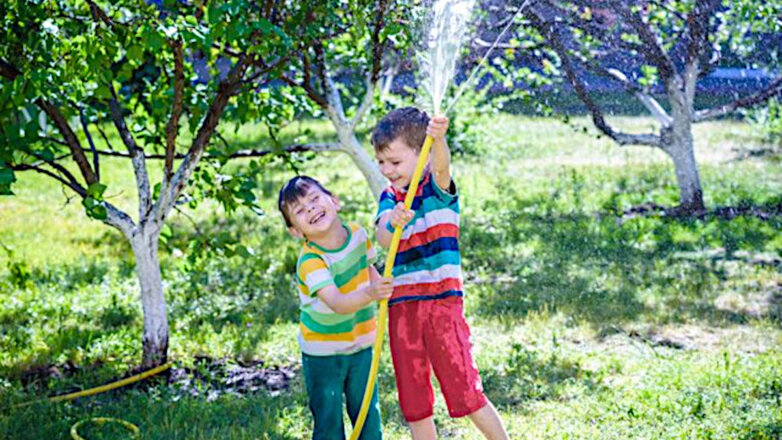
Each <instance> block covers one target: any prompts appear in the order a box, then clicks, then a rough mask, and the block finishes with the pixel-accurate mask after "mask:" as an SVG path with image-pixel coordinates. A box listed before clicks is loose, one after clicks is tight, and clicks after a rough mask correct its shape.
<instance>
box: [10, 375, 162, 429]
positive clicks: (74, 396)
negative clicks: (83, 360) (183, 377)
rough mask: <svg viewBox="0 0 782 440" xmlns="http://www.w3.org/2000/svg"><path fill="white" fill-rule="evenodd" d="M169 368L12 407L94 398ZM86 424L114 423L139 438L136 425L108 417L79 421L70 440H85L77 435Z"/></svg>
mask: <svg viewBox="0 0 782 440" xmlns="http://www.w3.org/2000/svg"><path fill="white" fill-rule="evenodd" d="M171 366H172V363H171V362H167V363H165V364H163V365H160V366H158V367H155V368H152V369H150V370H147V371H145V372H143V373H139V374H136V375H135V376H131V377H128V378H125V379H122V380H118V381H116V382H112V383H108V384H106V385H101V386H99V387H95V388H90V389H88V390H83V391H77V392H74V393H69V394H63V395H60V396H52V397H47V398H46V399H41V400H33V401H30V402H25V403H22V404H19V405H15V406H14V407H15V408H19V407H23V406H27V405H32V404H34V403H39V402H43V401H49V402H62V401H64V400H73V399H77V398H79V397H86V396H94V395H95V394H100V393H104V392H106V391H110V390H113V389H116V388H119V387H123V386H125V385H130V384H132V383H134V382H138V381H140V380H143V379H146V378H148V377H150V376H154V375H156V374H158V373H160V372H163V371H165V370H168V369H169V368H171ZM87 422H89V423H95V424H98V425H102V424H104V423H116V424H119V425H122V426H123V427H125V428H126V429H127V430H128V431H130V432H131V436H132V438H136V437H138V436H139V432H140V431H139V429H138V426H136V425H134V424H132V423H130V422H128V421H125V420H122V419H115V418H110V417H93V418H90V419H85V420H80V421H78V422H76V423H75V424H74V425H73V426H71V438H73V440H85V439H84V438H83V437H81V436H80V435H79V426H81V425H83V424H84V423H87Z"/></svg>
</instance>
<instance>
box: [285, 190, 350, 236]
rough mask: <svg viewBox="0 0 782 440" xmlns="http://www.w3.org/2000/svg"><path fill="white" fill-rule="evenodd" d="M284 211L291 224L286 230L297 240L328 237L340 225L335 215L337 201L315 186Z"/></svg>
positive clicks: (337, 207) (337, 206) (337, 205)
mask: <svg viewBox="0 0 782 440" xmlns="http://www.w3.org/2000/svg"><path fill="white" fill-rule="evenodd" d="M286 209H287V211H288V218H289V219H290V222H291V227H290V228H288V230H289V231H290V233H291V234H292V235H293V236H294V237H297V238H307V239H310V240H313V239H317V238H320V237H323V236H325V235H328V234H329V233H331V232H332V229H333V228H334V227H335V225H336V227H339V224H340V221H339V217H338V215H337V212H338V211H339V199H338V198H337V197H336V196H330V195H328V194H326V193H324V192H323V191H321V189H320V188H318V187H315V186H313V187H310V189H309V190H308V191H307V192H306V194H304V195H303V196H302V197H299V199H298V200H296V201H295V202H293V203H291V204H290V205H288V206H287V208H286Z"/></svg>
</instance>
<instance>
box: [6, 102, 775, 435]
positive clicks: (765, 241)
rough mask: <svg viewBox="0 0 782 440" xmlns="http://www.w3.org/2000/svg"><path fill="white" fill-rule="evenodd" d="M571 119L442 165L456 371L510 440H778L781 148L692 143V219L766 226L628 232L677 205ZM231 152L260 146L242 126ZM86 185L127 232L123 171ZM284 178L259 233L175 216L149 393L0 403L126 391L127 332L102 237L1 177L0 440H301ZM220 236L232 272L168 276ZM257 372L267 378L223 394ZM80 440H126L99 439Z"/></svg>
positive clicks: (90, 224)
mask: <svg viewBox="0 0 782 440" xmlns="http://www.w3.org/2000/svg"><path fill="white" fill-rule="evenodd" d="M615 122H617V124H618V125H619V126H621V127H624V128H626V129H628V130H643V129H645V128H646V127H648V126H650V125H651V121H650V120H648V119H643V118H619V119H617V120H616V121H615ZM571 123H572V125H573V126H567V125H564V124H562V123H560V122H558V121H555V120H552V119H534V118H527V117H519V116H509V115H500V116H492V117H491V118H487V119H486V120H485V121H482V122H481V123H479V124H477V125H476V126H477V127H478V130H479V131H477V132H476V133H475V135H476V136H477V138H478V139H479V143H478V144H477V146H476V149H477V151H478V152H479V154H478V155H476V156H468V157H461V156H455V157H454V159H453V162H454V165H453V173H454V177H455V179H456V182H457V185H458V186H459V190H460V193H461V203H462V253H463V259H464V261H463V265H464V270H465V286H466V297H465V304H466V315H467V320H468V322H469V323H470V325H471V328H472V341H473V344H474V354H475V357H476V362H477V363H478V366H479V368H480V370H481V373H482V377H483V381H484V387H485V389H486V392H487V395H488V396H489V398H490V399H491V400H492V402H493V403H494V404H495V406H497V408H498V410H499V411H500V413H501V416H502V417H503V419H504V420H505V422H506V425H507V428H508V431H509V432H510V434H511V438H514V439H628V438H639V439H746V440H754V439H778V438H782V404H780V403H781V402H780V400H782V369H781V368H780V365H782V257H781V254H782V232H780V231H782V216H780V214H779V213H778V212H779V210H780V208H779V207H780V204H782V156H780V150H779V149H778V147H776V148H774V147H771V146H769V145H764V144H762V143H761V141H760V139H759V137H758V136H757V135H756V134H754V133H753V131H752V129H751V128H750V127H749V126H747V125H745V124H743V123H740V122H732V121H719V122H711V123H705V124H701V125H698V126H696V131H695V139H696V157H697V159H698V161H699V164H700V172H701V181H702V183H703V188H704V197H705V201H706V204H707V205H708V207H709V208H711V209H714V208H717V207H725V206H730V207H749V206H754V207H757V208H758V209H759V210H760V211H763V212H777V214H772V215H770V216H768V217H763V216H762V215H739V216H737V217H735V218H732V219H726V218H724V217H722V216H716V215H708V216H706V217H704V218H697V219H695V218H693V219H675V218H667V217H665V216H660V215H632V214H626V212H627V211H628V210H629V209H630V208H633V207H637V206H639V205H642V204H648V203H655V204H660V205H666V206H671V205H674V204H675V203H676V201H677V199H678V189H677V187H676V185H675V175H674V172H673V168H672V165H671V163H670V162H669V160H668V159H667V158H666V157H665V156H664V155H663V154H662V153H660V152H658V151H654V150H651V149H648V148H642V147H617V146H615V145H613V144H612V143H610V142H608V141H607V140H605V139H596V138H595V137H594V136H590V135H589V133H591V132H593V131H594V129H592V128H591V126H590V125H589V123H588V121H587V120H586V119H582V118H576V119H573V120H571ZM582 126H583V127H587V130H586V131H587V133H584V131H583V130H581V129H579V128H578V127H582ZM303 129H309V130H312V131H314V132H315V133H320V135H321V136H323V137H324V138H326V139H327V136H328V127H327V126H326V125H325V124H321V123H305V124H302V125H299V124H296V126H294V127H290V128H289V129H288V132H287V133H286V135H287V136H288V137H287V138H286V139H287V140H290V139H293V138H294V137H295V136H296V135H297V131H299V130H303ZM232 142H235V143H238V144H242V145H248V146H258V145H259V144H261V145H262V144H263V143H264V142H266V139H265V138H264V137H263V136H260V137H258V136H255V134H254V132H253V130H251V129H249V128H243V129H242V130H239V131H238V133H237V134H236V135H235V136H234V138H233V139H232ZM156 165H159V164H153V165H152V166H156ZM299 165H300V167H301V169H302V171H303V172H305V173H307V174H310V175H312V176H315V177H317V178H319V179H320V180H322V181H323V182H324V183H325V184H326V185H327V186H328V187H329V188H330V189H333V190H334V191H335V192H336V193H337V194H338V195H339V196H340V199H341V202H342V205H343V211H342V214H343V216H344V217H345V218H346V219H349V220H356V221H359V222H361V223H363V224H364V225H365V226H367V227H368V226H369V224H370V221H371V219H372V217H373V215H374V208H375V202H374V201H373V200H372V196H371V194H370V192H369V190H368V188H367V186H366V184H365V183H364V182H363V180H362V178H361V176H360V173H359V172H358V171H357V169H356V168H355V167H353V166H352V164H351V163H350V161H349V159H348V158H347V157H345V156H343V155H339V154H336V155H334V154H332V155H324V156H320V157H315V158H312V159H306V160H303V161H302V162H301V163H300V164H299ZM102 173H103V175H104V176H109V178H108V179H107V182H108V189H107V191H106V196H107V199H109V200H110V201H111V202H112V203H114V204H116V205H118V206H120V207H122V208H123V209H126V210H128V212H130V213H134V212H136V209H135V201H134V198H135V190H134V187H133V176H132V171H131V170H130V168H129V166H128V165H127V164H126V163H124V162H122V161H119V160H105V161H104V162H102ZM152 174H153V178H154V177H155V176H157V175H159V170H154V172H153V173H152ZM291 175H292V172H291V171H288V170H285V169H283V168H282V167H281V166H274V167H269V169H268V172H265V173H264V174H263V176H262V177H261V181H260V182H259V187H258V189H257V191H256V195H257V196H258V198H259V200H260V205H261V207H262V208H263V209H264V210H265V214H264V215H256V214H253V213H249V212H245V211H238V212H237V214H236V215H234V216H232V217H228V216H226V215H225V213H224V211H223V210H222V208H221V207H220V206H218V205H217V204H216V203H214V202H203V203H201V204H200V205H199V206H198V207H197V208H195V209H192V208H189V207H182V209H181V211H179V212H175V213H174V214H173V216H172V218H171V221H170V222H169V223H170V225H171V230H170V231H167V232H166V237H165V239H164V241H163V243H162V245H161V259H162V268H163V274H164V283H165V289H166V299H167V302H168V308H169V323H170V326H171V340H170V344H171V346H170V356H171V358H172V359H173V360H174V361H175V362H176V367H175V369H174V372H173V374H172V375H171V376H169V378H168V383H166V382H165V380H164V379H152V380H149V381H147V382H145V383H143V384H138V385H134V386H130V387H127V388H123V389H120V390H116V391H112V392H109V393H105V394H100V395H98V396H94V397H87V398H82V399H78V400H76V401H72V402H65V403H38V404H33V405H29V406H24V407H17V406H15V405H17V404H19V403H22V402H27V401H31V400H36V399H41V398H43V397H45V396H47V395H54V394H59V393H65V392H71V391H74V390H80V389H86V388H91V387H94V386H97V385H100V384H103V383H106V382H109V381H112V380H114V379H115V378H117V377H121V376H124V375H126V374H128V372H129V371H130V370H131V369H132V368H133V367H134V366H135V365H137V363H138V362H139V360H140V358H141V353H140V350H141V348H140V347H141V336H140V335H141V326H142V314H141V304H140V300H139V294H138V288H137V281H136V278H135V272H134V263H133V258H132V253H131V251H130V247H129V245H128V244H127V243H126V242H125V241H124V239H123V237H122V236H121V235H120V233H119V232H117V231H114V230H112V229H110V228H108V227H106V226H104V225H103V224H101V223H99V222H96V221H92V220H87V219H86V217H85V215H84V211H83V208H82V206H81V204H80V202H79V200H77V199H75V198H71V199H69V197H71V195H70V194H68V193H67V192H63V190H62V189H61V188H60V186H59V185H58V184H56V183H55V182H53V181H51V180H47V178H44V177H41V176H38V175H33V174H20V175H19V176H18V178H19V182H18V183H17V185H16V186H15V191H16V193H17V194H16V195H15V196H13V197H4V198H0V219H2V221H1V222H0V243H2V245H3V246H4V247H5V248H7V250H6V251H4V250H3V247H0V302H1V303H2V307H0V408H1V409H2V411H0V438H9V439H42V438H45V439H67V438H70V434H69V430H70V427H71V426H72V425H73V424H74V423H76V422H77V421H80V420H84V419H85V418H89V417H97V416H106V417H120V418H122V419H125V420H128V421H130V422H132V423H134V424H136V425H138V427H139V428H140V429H141V431H142V438H144V439H188V440H190V439H306V438H309V437H310V434H311V432H310V423H311V416H310V414H309V410H308V408H307V400H306V394H305V392H304V386H303V381H302V378H301V376H300V368H299V364H300V361H299V352H298V348H297V345H296V332H297V304H296V296H295V293H294V290H293V287H292V280H291V274H292V271H293V266H294V264H295V259H296V254H297V244H296V242H295V241H294V240H293V239H292V238H290V237H289V236H288V235H286V233H285V231H284V228H283V225H282V221H281V218H280V216H279V215H278V213H277V212H276V192H277V189H278V188H279V186H280V184H281V183H282V182H283V181H284V180H285V179H287V178H289V177H290V176H291ZM774 210H776V211H774ZM220 234H228V235H229V236H231V237H237V238H238V239H239V240H240V241H241V243H242V244H243V245H245V246H246V247H247V248H248V249H250V250H251V254H250V255H249V256H245V257H240V256H236V255H234V256H229V255H227V254H224V253H220V252H212V253H211V254H210V253H208V252H207V253H204V254H203V255H202V256H201V257H199V258H188V255H191V254H192V248H191V247H190V245H189V242H190V238H192V237H197V238H199V240H200V241H199V242H207V241H208V240H210V238H214V237H217V236H219V235H220ZM259 371H261V372H263V374H264V375H265V376H264V378H263V380H260V379H259V380H258V381H256V382H252V381H245V382H241V381H239V382H237V381H236V380H235V379H236V378H237V377H239V376H240V375H241V374H249V373H248V372H259ZM279 378H284V380H282V382H275V381H276V380H277V379H279ZM242 383H255V384H256V385H257V386H254V387H253V388H252V389H249V388H246V387H242V386H240V385H237V384H242ZM280 383H281V384H282V385H280ZM379 385H380V397H381V405H382V409H383V413H384V418H385V420H384V423H385V434H386V438H389V439H401V438H407V431H406V428H405V425H404V422H403V419H402V417H401V414H400V412H399V410H398V407H397V403H396V391H395V388H394V381H393V372H392V367H391V361H390V358H389V356H388V350H387V347H386V350H385V352H384V355H383V363H382V365H381V370H380V377H379ZM435 417H436V422H437V424H438V427H439V431H440V434H441V437H443V438H459V439H478V438H481V437H480V436H479V435H478V433H477V431H475V429H474V428H472V427H471V425H470V423H469V422H468V421H467V420H466V419H458V420H452V419H450V418H448V416H447V411H446V408H445V404H444V402H443V400H442V398H441V397H440V396H438V397H437V403H436V414H435ZM81 432H82V435H83V436H84V437H85V438H89V439H90V440H92V439H99V438H125V437H124V436H125V433H124V432H123V431H122V430H121V429H120V428H117V427H114V426H108V425H107V426H103V427H95V426H85V427H84V429H83V430H82V431H81Z"/></svg>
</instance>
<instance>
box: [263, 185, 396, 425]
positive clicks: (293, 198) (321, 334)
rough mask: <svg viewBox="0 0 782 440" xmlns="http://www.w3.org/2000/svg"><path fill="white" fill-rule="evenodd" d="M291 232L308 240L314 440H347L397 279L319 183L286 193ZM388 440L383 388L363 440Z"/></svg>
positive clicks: (303, 276)
mask: <svg viewBox="0 0 782 440" xmlns="http://www.w3.org/2000/svg"><path fill="white" fill-rule="evenodd" d="M278 208H279V210H280V212H281V213H282V215H283V218H284V219H285V224H286V226H287V227H288V231H289V232H290V233H291V235H293V236H294V237H296V238H299V239H301V240H303V243H302V248H301V251H300V253H299V258H298V262H297V264H296V280H297V286H298V291H299V303H300V307H299V308H300V323H299V330H300V332H299V347H300V348H301V351H302V369H303V370H304V379H305V382H306V387H307V394H308V396H309V406H310V411H311V412H312V416H313V418H314V429H313V435H312V438H313V439H317V440H321V439H323V440H334V439H344V438H345V433H344V427H343V422H342V398H343V395H344V396H345V401H346V404H347V411H348V416H349V417H350V420H351V421H352V422H353V423H354V424H355V421H356V418H357V417H358V412H359V410H360V408H361V402H362V399H363V397H364V390H365V387H366V383H367V378H368V377H369V369H370V366H371V364H372V343H373V342H374V340H375V304H374V303H375V302H376V301H378V300H380V299H384V298H388V297H390V296H391V292H392V290H393V284H392V279H391V278H382V277H381V276H380V274H378V272H377V270H376V269H375V267H374V266H373V265H372V262H373V261H374V259H375V258H376V252H375V249H374V248H373V247H372V244H371V243H370V241H369V238H368V237H367V233H366V231H365V230H364V229H363V228H362V227H361V226H359V225H358V224H355V223H344V222H342V220H341V219H340V218H339V215H338V211H339V208H340V205H339V198H337V197H336V196H335V195H333V194H332V193H331V192H330V191H328V190H327V189H326V188H325V187H323V185H321V184H320V183H319V182H318V181H317V180H315V179H313V178H311V177H307V176H298V177H294V178H293V179H291V180H289V181H288V182H287V183H286V184H285V185H284V186H283V187H282V189H280V194H279V199H278ZM381 438H382V429H381V420H380V407H379V405H378V401H377V388H375V391H374V394H373V397H372V402H371V405H370V407H369V412H368V414H367V418H366V421H365V425H364V429H363V430H362V432H361V436H360V437H359V439H363V440H375V439H381Z"/></svg>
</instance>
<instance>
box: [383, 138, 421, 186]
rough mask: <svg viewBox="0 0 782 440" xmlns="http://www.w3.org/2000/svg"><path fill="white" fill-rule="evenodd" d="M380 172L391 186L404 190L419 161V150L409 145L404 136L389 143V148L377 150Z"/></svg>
mask: <svg viewBox="0 0 782 440" xmlns="http://www.w3.org/2000/svg"><path fill="white" fill-rule="evenodd" d="M375 158H376V159H377V163H378V165H379V166H380V172H381V173H382V174H383V176H385V178H386V179H388V181H389V182H391V186H393V187H394V188H396V189H398V190H404V189H405V188H407V186H408V185H409V184H410V181H411V180H412V178H413V172H415V166H416V163H417V162H418V151H417V150H415V149H413V148H412V147H410V146H409V145H407V143H406V142H405V141H404V140H402V138H397V139H394V140H393V141H391V142H390V143H389V144H388V148H386V149H385V150H383V151H377V152H375Z"/></svg>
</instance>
